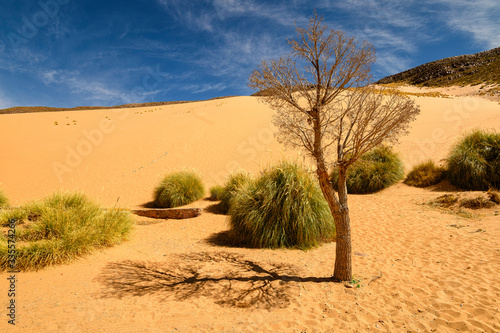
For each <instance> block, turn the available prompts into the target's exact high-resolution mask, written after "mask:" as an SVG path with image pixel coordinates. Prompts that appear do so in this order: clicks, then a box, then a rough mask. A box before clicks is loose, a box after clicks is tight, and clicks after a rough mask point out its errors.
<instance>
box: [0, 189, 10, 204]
mask: <svg viewBox="0 0 500 333" xmlns="http://www.w3.org/2000/svg"><path fill="white" fill-rule="evenodd" d="M8 205H9V199H8V198H7V196H6V195H5V193H4V192H3V191H2V189H0V207H6V206H8Z"/></svg>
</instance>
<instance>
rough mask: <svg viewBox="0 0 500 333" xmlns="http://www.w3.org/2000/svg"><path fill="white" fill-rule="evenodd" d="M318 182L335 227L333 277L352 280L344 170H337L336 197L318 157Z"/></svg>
mask: <svg viewBox="0 0 500 333" xmlns="http://www.w3.org/2000/svg"><path fill="white" fill-rule="evenodd" d="M316 161H317V162H318V163H317V167H318V169H317V170H316V173H317V175H318V180H319V184H320V187H321V190H322V192H323V195H324V196H325V199H326V201H327V202H328V206H329V207H330V211H331V213H332V216H333V221H334V222H335V228H336V239H335V242H336V249H335V270H334V273H333V279H334V280H337V281H351V280H352V261H351V222H350V218H349V208H348V206H347V188H346V170H345V169H343V168H340V169H341V170H339V198H338V199H337V197H336V195H335V192H334V190H333V186H332V184H331V182H330V176H329V175H328V171H327V169H326V166H325V164H324V163H322V161H321V160H320V159H317V160H316Z"/></svg>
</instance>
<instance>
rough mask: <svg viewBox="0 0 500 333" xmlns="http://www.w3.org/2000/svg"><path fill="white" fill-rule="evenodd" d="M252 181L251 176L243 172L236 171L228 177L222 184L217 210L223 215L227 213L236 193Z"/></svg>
mask: <svg viewBox="0 0 500 333" xmlns="http://www.w3.org/2000/svg"><path fill="white" fill-rule="evenodd" d="M252 181H253V180H252V176H251V175H250V174H248V173H246V172H243V171H237V172H235V173H233V174H231V175H230V176H229V178H228V180H227V181H226V183H225V184H224V188H223V191H222V193H221V197H220V200H221V202H220V205H219V208H220V210H221V211H222V212H223V213H224V214H226V213H228V212H229V209H230V208H231V202H232V200H233V197H234V195H235V194H236V192H238V191H239V190H240V189H241V188H243V187H245V186H247V185H248V184H249V183H251V182H252Z"/></svg>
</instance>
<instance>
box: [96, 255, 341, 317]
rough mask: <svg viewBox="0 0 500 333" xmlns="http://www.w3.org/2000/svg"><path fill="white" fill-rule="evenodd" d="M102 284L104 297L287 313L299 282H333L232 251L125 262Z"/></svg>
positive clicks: (110, 269) (105, 274)
mask: <svg viewBox="0 0 500 333" xmlns="http://www.w3.org/2000/svg"><path fill="white" fill-rule="evenodd" d="M97 281H98V282H100V283H101V284H103V285H104V286H105V288H104V291H103V293H102V295H101V297H103V298H106V297H111V298H122V297H126V296H145V295H155V296H157V297H160V298H161V299H162V300H167V299H171V298H173V299H176V300H180V301H183V300H187V299H191V298H198V297H207V298H212V299H213V300H214V302H215V303H216V304H218V305H220V306H225V307H238V308H266V309H272V308H286V307H288V306H289V305H290V304H291V302H292V301H293V300H294V299H295V298H296V297H298V295H299V292H300V285H299V283H300V282H316V283H323V282H332V281H333V280H332V279H331V278H313V277H309V278H301V277H299V276H298V274H297V269H296V268H294V267H293V266H292V265H290V264H286V263H262V264H261V263H257V262H255V261H252V260H248V259H245V258H244V257H243V256H241V255H239V254H234V253H228V252H216V253H208V252H201V253H192V254H183V255H178V256H176V257H173V258H172V260H169V261H168V262H163V263H159V262H142V261H131V260H126V261H122V262H115V263H109V264H108V265H107V266H106V267H105V268H104V269H103V271H102V273H101V274H100V275H99V276H98V278H97Z"/></svg>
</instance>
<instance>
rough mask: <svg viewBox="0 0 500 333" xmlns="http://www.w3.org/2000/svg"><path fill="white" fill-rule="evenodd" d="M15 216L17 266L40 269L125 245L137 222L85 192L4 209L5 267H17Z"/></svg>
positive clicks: (0, 260) (0, 259)
mask: <svg viewBox="0 0 500 333" xmlns="http://www.w3.org/2000/svg"><path fill="white" fill-rule="evenodd" d="M12 220H15V222H14V224H15V226H16V227H15V239H16V244H17V247H16V258H15V269H18V270H22V271H25V270H38V269H41V268H43V267H46V266H49V265H55V264H61V263H67V262H69V261H71V260H73V259H74V258H76V257H78V256H81V255H84V254H87V253H90V252H92V251H93V250H94V249H96V248H102V247H107V246H112V245H115V244H119V243H121V242H122V241H123V240H124V239H125V238H126V236H127V235H128V234H129V232H130V231H131V229H132V226H133V223H134V220H133V218H132V216H131V214H130V212H127V211H124V210H117V209H111V210H104V209H102V208H101V207H99V206H98V205H97V204H95V203H93V202H91V201H90V200H88V199H87V197H85V196H84V195H82V194H63V193H57V194H54V195H52V196H51V197H48V198H46V199H44V200H42V201H38V202H33V203H29V204H26V205H23V206H21V207H20V208H16V209H12V210H6V211H3V212H1V213H0V224H1V225H2V227H4V230H2V231H3V232H2V234H1V235H0V270H7V269H12V267H11V265H12V264H14V262H12V261H10V260H11V259H12V258H11V257H9V252H8V239H9V238H10V237H11V236H9V234H8V232H7V230H5V227H7V226H9V227H10V226H11V224H12V223H11V221H12Z"/></svg>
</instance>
